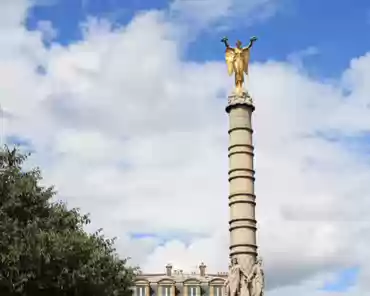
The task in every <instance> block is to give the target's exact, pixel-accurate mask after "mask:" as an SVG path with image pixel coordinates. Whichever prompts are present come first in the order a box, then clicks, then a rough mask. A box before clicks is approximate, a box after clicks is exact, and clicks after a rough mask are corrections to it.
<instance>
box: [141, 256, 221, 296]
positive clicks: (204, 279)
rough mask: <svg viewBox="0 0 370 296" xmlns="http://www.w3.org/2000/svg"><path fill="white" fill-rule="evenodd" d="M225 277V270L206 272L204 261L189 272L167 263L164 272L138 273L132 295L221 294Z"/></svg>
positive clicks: (192, 295)
mask: <svg viewBox="0 0 370 296" xmlns="http://www.w3.org/2000/svg"><path fill="white" fill-rule="evenodd" d="M226 278H227V273H226V272H219V273H217V274H207V272H206V266H205V265H204V263H202V264H200V265H199V272H193V273H190V274H186V273H184V272H183V271H182V270H173V268H172V265H171V264H168V265H167V266H166V272H164V273H153V274H140V275H138V276H137V278H136V281H135V291H134V296H223V295H224V287H223V285H224V282H225V280H226Z"/></svg>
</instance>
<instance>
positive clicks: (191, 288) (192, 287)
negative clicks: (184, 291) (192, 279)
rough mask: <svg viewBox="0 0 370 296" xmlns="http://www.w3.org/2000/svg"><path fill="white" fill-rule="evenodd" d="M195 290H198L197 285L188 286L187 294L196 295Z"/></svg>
mask: <svg viewBox="0 0 370 296" xmlns="http://www.w3.org/2000/svg"><path fill="white" fill-rule="evenodd" d="M197 290H198V287H194V286H189V287H188V294H189V295H188V296H197Z"/></svg>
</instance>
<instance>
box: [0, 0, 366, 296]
mask: <svg viewBox="0 0 370 296" xmlns="http://www.w3.org/2000/svg"><path fill="white" fill-rule="evenodd" d="M369 29H370V3H368V1H365V0H341V1H334V0H326V1H320V0H311V1H304V0H172V1H167V0H153V1H149V0H125V1H122V0H54V1H51V0H33V1H31V0H0V103H1V108H2V120H1V123H2V124H1V129H2V133H1V135H2V138H1V140H2V143H5V142H6V143H8V144H20V145H21V146H22V149H25V150H31V151H33V152H34V154H33V156H32V158H31V160H30V161H31V162H32V164H34V165H38V166H40V167H41V168H42V171H43V174H44V177H45V180H44V182H45V183H46V184H55V186H56V188H57V190H58V191H59V194H58V198H59V199H62V200H65V201H66V202H67V203H68V205H69V206H71V207H72V206H73V207H80V208H81V210H82V211H83V212H89V213H91V216H92V220H93V224H92V225H91V229H97V228H100V227H102V228H104V230H105V233H106V234H107V235H108V236H117V237H118V242H117V248H118V251H119V252H120V254H122V256H131V257H132V263H133V264H139V265H140V266H141V268H142V269H143V271H148V272H151V271H163V269H164V266H165V264H166V263H168V262H171V263H172V264H173V265H174V267H175V268H180V269H184V270H185V271H193V270H194V269H195V268H196V266H197V265H198V264H199V263H200V262H201V261H204V262H205V263H206V264H207V266H208V270H209V271H215V272H217V271H225V270H226V268H227V263H228V262H227V261H228V233H227V231H228V230H227V227H228V223H227V221H228V209H227V191H228V187H227V186H228V183H227V165H228V163H227V152H226V151H227V144H228V143H227V141H228V138H227V114H226V113H225V111H224V108H225V105H226V100H227V99H226V98H227V93H228V91H229V90H230V88H231V85H232V79H230V78H228V77H227V74H226V69H225V64H224V61H223V58H224V57H223V54H224V47H223V44H222V43H220V39H221V38H222V37H223V36H224V35H227V36H229V39H230V41H231V42H232V43H234V41H235V40H236V39H237V38H240V39H242V40H243V41H244V42H247V41H248V39H249V38H250V37H251V36H253V35H257V36H258V37H259V40H258V42H256V44H255V47H254V48H253V53H252V58H253V63H252V65H251V69H250V73H251V75H250V78H249V84H250V92H251V94H252V96H253V97H254V100H255V104H256V111H255V113H254V117H253V121H254V122H253V123H254V129H255V139H254V140H255V146H256V177H257V180H256V194H257V203H258V208H257V215H258V221H259V232H258V241H259V244H260V253H261V255H262V256H263V257H264V261H265V269H266V275H267V279H266V281H267V285H268V293H267V295H270V296H283V295H284V296H285V295H301V296H306V295H307V296H308V295H310V296H335V295H348V296H364V295H365V296H366V295H370V285H369V283H368V281H367V279H368V278H369V277H370V267H369V264H368V262H369V261H370V251H369V250H368V245H370V221H369V219H370V218H368V212H369V209H370V185H369V180H370V170H369V169H370V116H369V115H370V113H369V112H370V84H368V83H366V81H370V39H369V33H368V32H369Z"/></svg>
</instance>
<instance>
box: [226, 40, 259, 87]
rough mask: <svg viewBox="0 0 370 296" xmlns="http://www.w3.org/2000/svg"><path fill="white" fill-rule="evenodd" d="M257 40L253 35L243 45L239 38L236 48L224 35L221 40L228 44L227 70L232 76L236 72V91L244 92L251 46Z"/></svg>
mask: <svg viewBox="0 0 370 296" xmlns="http://www.w3.org/2000/svg"><path fill="white" fill-rule="evenodd" d="M256 40H257V37H252V38H251V39H250V42H249V44H248V46H246V47H242V42H241V41H240V40H238V41H237V42H236V47H235V48H232V47H230V45H229V43H228V39H227V37H224V38H222V40H221V42H223V43H224V44H225V46H226V51H225V59H226V64H227V71H228V73H229V75H230V76H231V75H232V74H233V73H235V92H236V93H242V92H243V83H244V73H245V74H246V75H248V65H249V56H250V48H251V47H252V45H253V43H254V42H255V41H256Z"/></svg>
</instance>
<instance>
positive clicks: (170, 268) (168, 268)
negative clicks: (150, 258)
mask: <svg viewBox="0 0 370 296" xmlns="http://www.w3.org/2000/svg"><path fill="white" fill-rule="evenodd" d="M166 275H167V276H171V275H172V264H170V263H168V264H167V265H166Z"/></svg>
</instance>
